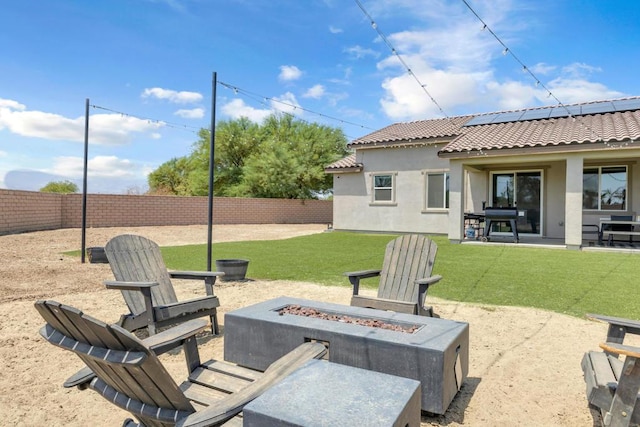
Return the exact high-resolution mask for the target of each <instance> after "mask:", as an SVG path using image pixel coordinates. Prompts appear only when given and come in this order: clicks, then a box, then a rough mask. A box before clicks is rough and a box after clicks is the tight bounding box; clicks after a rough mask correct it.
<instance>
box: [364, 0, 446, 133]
mask: <svg viewBox="0 0 640 427" xmlns="http://www.w3.org/2000/svg"><path fill="white" fill-rule="evenodd" d="M355 2H356V4H357V5H358V7H359V8H360V10H362V13H364V14H365V16H366V17H367V18H368V19H369V21H370V22H371V27H372V28H373V29H374V30H376V32H377V33H378V36H380V39H382V41H384V43H385V44H386V45H387V47H388V48H389V50H390V51H391V53H392V54H393V55H395V57H396V58H398V60H399V61H400V63H401V64H402V66H403V67H404V68H405V69H406V70H407V73H408V74H409V75H410V76H412V77H413V78H414V79H415V80H416V82H418V85H419V86H420V87H421V88H422V90H423V91H424V93H425V94H426V95H427V96H428V97H429V99H431V102H433V104H434V105H435V106H436V107H438V110H439V111H440V113H441V114H442V115H443V116H444V117H446V118H447V119H449V120H451V118H450V117H449V115H448V114H447V113H445V112H444V109H443V108H442V107H441V106H440V104H438V101H436V99H435V98H434V97H433V96H432V95H431V93H429V91H428V90H427V87H426V85H423V84H422V82H421V81H420V79H419V78H418V76H416V74H415V73H414V72H413V71H411V68H409V66H408V65H407V63H406V62H405V60H404V58H402V56H401V55H400V54H399V53H398V52H397V51H396V49H395V48H394V47H393V45H392V44H391V42H390V41H389V39H387V37H386V36H385V35H384V33H383V32H382V31H380V28H379V27H378V24H376V22H375V21H374V20H373V18H372V17H371V15H369V12H367V10H366V9H365V8H364V6H363V5H362V3H361V2H360V0H355ZM450 123H451V122H450ZM456 130H457V127H456Z"/></svg>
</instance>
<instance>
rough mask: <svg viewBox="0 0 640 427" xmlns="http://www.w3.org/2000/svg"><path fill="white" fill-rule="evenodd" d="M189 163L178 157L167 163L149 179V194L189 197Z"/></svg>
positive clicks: (184, 158) (185, 159)
mask: <svg viewBox="0 0 640 427" xmlns="http://www.w3.org/2000/svg"><path fill="white" fill-rule="evenodd" d="M188 175H189V161H188V159H187V158H186V157H178V158H173V159H171V160H169V161H168V162H165V163H163V164H161V165H160V167H158V169H156V170H154V171H153V172H151V173H150V174H149V176H148V178H147V181H148V183H149V192H150V193H155V194H175V195H179V196H186V195H189V191H188V190H189V180H188Z"/></svg>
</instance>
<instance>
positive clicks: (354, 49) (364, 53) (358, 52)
mask: <svg viewBox="0 0 640 427" xmlns="http://www.w3.org/2000/svg"><path fill="white" fill-rule="evenodd" d="M344 52H345V53H347V54H349V55H350V56H351V57H353V58H355V59H362V58H366V57H368V56H370V57H372V58H378V57H380V52H376V51H375V50H373V49H366V48H364V47H362V46H360V45H355V46H351V47H348V48H345V49H344Z"/></svg>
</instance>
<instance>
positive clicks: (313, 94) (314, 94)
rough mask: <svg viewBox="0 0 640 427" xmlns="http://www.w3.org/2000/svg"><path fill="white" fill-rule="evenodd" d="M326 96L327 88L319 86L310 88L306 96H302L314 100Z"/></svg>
mask: <svg viewBox="0 0 640 427" xmlns="http://www.w3.org/2000/svg"><path fill="white" fill-rule="evenodd" d="M324 94H325V88H324V86H322V85H320V84H318V85H315V86H312V87H310V88H309V89H308V90H307V91H306V92H305V93H304V95H302V97H303V98H313V99H320V98H322V96H323V95H324Z"/></svg>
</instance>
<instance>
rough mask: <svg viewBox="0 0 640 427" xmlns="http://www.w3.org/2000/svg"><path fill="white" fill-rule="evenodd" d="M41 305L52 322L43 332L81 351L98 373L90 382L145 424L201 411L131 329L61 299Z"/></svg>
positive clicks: (158, 423)
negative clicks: (60, 301)
mask: <svg viewBox="0 0 640 427" xmlns="http://www.w3.org/2000/svg"><path fill="white" fill-rule="evenodd" d="M35 306H36V309H37V310H38V312H39V313H40V315H41V316H42V317H43V318H44V319H45V321H46V322H47V324H46V325H45V326H43V327H42V329H41V330H40V334H41V335H42V336H43V337H44V338H45V339H47V341H49V342H50V343H52V344H54V345H56V346H58V347H61V348H64V349H66V350H69V351H72V352H74V353H76V354H77V355H78V356H79V357H80V359H82V361H83V362H84V363H85V364H86V365H87V366H88V367H89V368H90V369H91V370H92V371H93V372H94V373H95V374H96V378H94V379H93V380H92V381H91V383H90V384H89V387H91V388H92V389H94V390H96V391H97V392H98V393H100V394H101V395H102V396H103V397H105V398H106V399H108V400H110V401H111V402H113V403H114V404H116V405H118V406H120V407H121V408H123V409H125V410H128V411H129V412H132V413H134V414H135V415H136V416H137V417H138V418H139V419H140V421H142V422H143V423H144V424H145V425H148V426H164V425H173V424H175V422H176V420H177V419H180V418H183V417H185V416H187V415H189V414H191V413H193V412H195V409H194V407H193V406H192V405H191V402H190V401H189V400H188V399H187V398H186V397H185V395H184V394H183V392H182V390H181V389H180V388H179V387H178V385H177V384H176V383H175V381H174V380H173V378H172V377H171V376H170V375H169V373H168V372H167V371H166V369H165V368H164V366H163V365H162V364H161V363H160V361H159V360H158V358H157V356H156V355H155V354H154V353H153V352H152V351H150V350H149V349H148V348H147V347H146V346H145V345H144V344H143V343H142V342H141V341H140V340H139V339H138V338H137V337H135V336H134V335H133V334H131V333H130V332H129V331H127V330H125V329H123V328H121V327H119V326H118V325H107V324H105V323H104V322H101V321H99V320H97V319H94V318H92V317H90V316H87V315H85V314H84V313H82V312H81V311H80V310H77V309H75V308H73V307H69V306H65V305H63V304H60V303H57V302H55V301H38V302H37V303H36V304H35ZM159 414H160V416H159ZM158 418H160V421H159V420H158Z"/></svg>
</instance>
